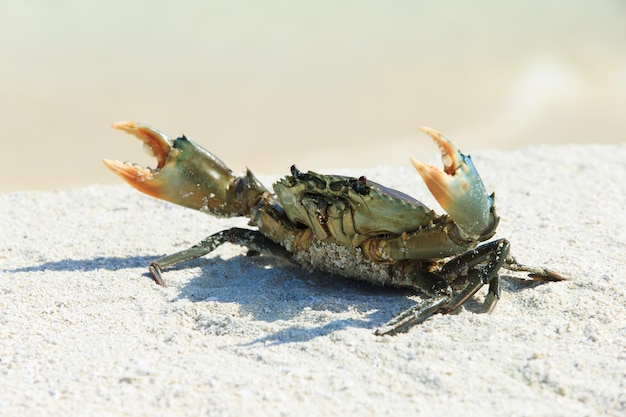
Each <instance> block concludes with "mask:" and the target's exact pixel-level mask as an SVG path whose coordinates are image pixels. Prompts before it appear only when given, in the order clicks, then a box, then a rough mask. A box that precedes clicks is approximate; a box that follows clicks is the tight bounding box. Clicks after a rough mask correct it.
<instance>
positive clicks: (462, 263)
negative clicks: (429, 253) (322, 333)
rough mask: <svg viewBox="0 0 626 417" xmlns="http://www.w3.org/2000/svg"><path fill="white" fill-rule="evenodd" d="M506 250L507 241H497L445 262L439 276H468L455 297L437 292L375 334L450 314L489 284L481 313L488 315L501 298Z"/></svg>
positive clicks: (507, 249) (405, 328)
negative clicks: (464, 284)
mask: <svg viewBox="0 0 626 417" xmlns="http://www.w3.org/2000/svg"><path fill="white" fill-rule="evenodd" d="M509 249H510V244H509V242H508V241H507V240H506V239H500V240H495V241H493V242H489V243H486V244H484V245H482V246H479V247H477V248H476V249H474V250H471V251H469V252H466V253H464V254H462V255H459V256H457V257H456V258H454V259H452V260H450V261H448V262H447V263H446V264H445V265H444V266H443V267H442V268H441V270H440V271H439V273H438V275H441V276H445V277H453V278H452V279H450V281H452V282H454V281H455V279H459V278H462V277H463V275H465V274H467V275H468V279H467V281H468V282H469V283H468V284H467V286H466V287H465V288H464V289H463V290H461V291H460V292H459V293H458V294H456V295H454V296H451V295H449V294H445V293H440V294H437V295H435V297H433V299H432V300H429V301H427V302H425V303H424V304H418V305H415V306H413V307H411V308H409V309H408V310H406V311H403V312H402V313H400V314H399V315H397V316H396V317H394V318H393V319H391V320H390V321H389V322H387V323H386V324H384V325H383V326H382V327H380V328H379V329H377V330H376V332H375V334H376V335H379V336H382V335H394V334H397V333H402V332H406V331H408V330H409V329H410V328H411V327H413V326H415V325H417V324H419V323H421V322H423V321H424V320H426V319H427V318H429V317H430V316H432V315H434V314H437V313H441V314H448V313H452V312H454V311H455V310H457V309H458V308H459V307H460V306H461V305H463V303H464V302H465V301H467V299H469V298H470V297H471V296H473V295H474V294H476V292H478V290H480V289H481V288H482V287H483V286H484V285H485V284H489V292H488V294H487V296H486V297H485V301H484V303H483V312H485V313H490V312H491V311H492V310H493V308H494V307H495V305H496V303H497V301H498V299H499V298H500V276H499V275H498V271H499V270H500V268H502V266H503V265H504V263H505V262H506V259H507V256H508V254H509ZM483 264H484V265H483ZM468 268H469V272H467V273H465V272H464V271H465V270H467V269H468Z"/></svg>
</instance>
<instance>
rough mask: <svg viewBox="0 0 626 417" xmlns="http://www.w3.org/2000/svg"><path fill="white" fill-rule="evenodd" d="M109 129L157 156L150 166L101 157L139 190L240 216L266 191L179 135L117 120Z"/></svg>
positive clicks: (249, 174) (196, 206)
mask: <svg viewBox="0 0 626 417" xmlns="http://www.w3.org/2000/svg"><path fill="white" fill-rule="evenodd" d="M113 127H114V128H115V129H119V130H122V131H124V132H126V133H129V134H131V135H133V136H135V137H136V138H138V139H140V140H141V141H142V142H143V143H144V145H145V146H146V147H147V149H148V150H149V151H150V152H151V153H152V155H153V156H155V157H156V159H157V166H156V168H147V167H141V166H139V165H137V164H133V163H129V162H120V161H114V160H110V159H105V160H104V161H103V162H104V164H105V165H106V166H107V168H109V169H110V170H111V171H113V172H114V173H115V174H117V175H119V176H120V177H122V178H123V179H124V180H125V181H126V182H127V183H128V184H130V185H131V186H132V187H134V188H136V189H137V190H139V191H141V192H143V193H146V194H148V195H151V196H153V197H156V198H160V199H163V200H167V201H170V202H172V203H175V204H179V205H181V206H185V207H189V208H193V209H196V210H202V211H206V212H209V213H212V214H214V215H217V216H240V215H246V214H248V213H249V210H250V206H251V205H253V204H255V203H256V201H258V196H259V195H260V194H262V193H263V192H265V191H266V190H265V188H264V187H263V186H262V185H261V184H259V183H258V181H257V180H256V178H254V176H253V175H252V174H251V173H250V172H248V175H247V176H246V177H235V176H234V175H233V172H232V171H231V170H230V169H229V168H228V167H227V166H226V165H225V164H224V163H223V162H222V161H221V160H220V159H219V158H217V157H216V156H215V155H213V154H212V153H211V152H209V151H207V150H206V149H204V148H202V147H201V146H198V145H197V144H196V143H194V142H193V141H191V140H190V139H188V138H186V137H185V136H184V135H183V136H182V137H180V138H178V139H170V138H169V137H167V135H165V134H164V133H162V132H160V131H158V130H157V129H154V128H153V127H150V126H148V125H145V124H142V123H136V122H118V123H115V124H113Z"/></svg>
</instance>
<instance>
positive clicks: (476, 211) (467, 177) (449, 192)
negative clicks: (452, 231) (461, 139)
mask: <svg viewBox="0 0 626 417" xmlns="http://www.w3.org/2000/svg"><path fill="white" fill-rule="evenodd" d="M420 130H421V131H422V132H424V133H426V134H427V135H428V136H430V137H431V138H432V139H433V141H434V142H435V143H436V144H437V146H439V149H440V151H441V159H442V161H443V171H441V170H439V169H438V168H436V167H434V166H432V165H428V164H425V163H423V162H420V161H417V160H415V159H414V158H411V163H412V164H413V166H414V167H415V169H417V172H419V174H420V175H421V176H422V179H423V180H424V182H425V183H426V186H427V187H428V189H429V190H430V192H431V193H432V194H433V196H434V197H435V199H437V201H438V202H439V204H440V205H441V207H442V208H443V209H444V210H445V211H446V212H447V213H448V215H449V216H450V217H451V218H452V220H454V223H455V224H456V225H457V227H458V228H459V229H460V230H461V231H462V232H463V235H465V237H467V238H470V239H477V240H480V241H482V240H485V239H488V238H489V237H491V236H492V235H493V233H494V232H495V227H496V224H497V221H498V218H497V217H496V215H495V209H494V196H493V194H492V195H489V194H488V193H487V191H486V190H485V186H484V185H483V182H482V180H481V179H480V176H479V175H478V171H476V168H475V167H474V164H473V163H472V159H471V158H470V156H469V155H464V154H462V153H461V152H460V151H459V150H458V149H457V148H456V147H455V146H454V145H453V144H452V143H451V142H450V141H449V140H448V139H446V138H445V137H444V136H443V135H442V134H441V133H439V132H438V131H436V130H435V129H431V128H430V127H421V128H420Z"/></svg>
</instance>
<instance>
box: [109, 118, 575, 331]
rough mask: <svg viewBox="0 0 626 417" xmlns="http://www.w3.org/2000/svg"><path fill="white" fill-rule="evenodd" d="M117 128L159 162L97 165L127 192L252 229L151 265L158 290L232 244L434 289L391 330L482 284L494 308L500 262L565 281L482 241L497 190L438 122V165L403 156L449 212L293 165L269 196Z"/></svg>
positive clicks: (185, 150) (180, 145)
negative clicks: (167, 274)
mask: <svg viewBox="0 0 626 417" xmlns="http://www.w3.org/2000/svg"><path fill="white" fill-rule="evenodd" d="M113 127H114V128H116V129H119V130H122V131H124V132H126V133H129V134H131V135H133V136H135V137H137V138H138V139H140V140H141V141H142V142H143V143H144V145H145V146H146V147H147V148H148V150H149V151H150V152H151V153H152V155H153V156H154V157H155V158H156V159H157V165H156V167H155V168H146V167H141V166H138V165H136V164H132V163H128V162H125V163H123V162H119V161H113V160H107V159H105V160H104V164H105V165H106V166H107V167H108V168H109V169H110V170H111V171H113V172H114V173H115V174H117V175H119V176H120V177H122V179H124V180H125V181H126V182H128V183H129V184H130V185H131V186H132V187H134V188H136V189H138V190H139V191H141V192H143V193H146V194H148V195H151V196H153V197H156V198H160V199H163V200H167V201H170V202H172V203H175V204H179V205H182V206H185V207H189V208H193V209H196V210H201V211H204V212H206V213H209V214H212V215H215V216H221V217H231V216H245V217H248V218H249V219H250V225H251V226H254V227H255V229H243V228H232V229H228V230H223V231H220V232H217V233H215V234H213V235H211V236H209V237H207V238H206V239H204V240H202V241H201V242H200V243H198V244H197V245H194V246H193V247H191V248H189V249H186V250H183V251H181V252H177V253H174V254H171V255H167V256H164V257H162V258H159V259H157V260H155V261H153V262H151V263H150V267H149V269H150V272H151V274H152V276H153V277H154V279H155V281H156V282H157V283H158V284H160V285H163V286H165V280H164V279H163V273H162V271H163V269H164V268H167V267H170V266H172V265H175V264H178V263H180V262H184V261H187V260H190V259H194V258H198V257H201V256H203V255H206V254H207V253H210V252H211V251H213V250H214V249H215V248H217V247H218V246H220V245H221V244H223V243H225V242H231V243H235V244H239V245H242V246H246V247H248V248H249V249H251V250H253V251H255V252H259V253H262V254H265V255H270V256H275V257H280V258H284V259H288V260H290V261H293V262H296V263H298V264H301V265H303V266H305V267H307V268H309V269H311V268H314V269H319V270H322V271H326V272H329V273H331V274H335V275H340V276H344V277H348V278H355V279H360V280H365V281H369V282H371V283H374V284H378V285H392V286H397V287H406V288H410V289H412V290H415V291H419V292H422V293H425V294H427V295H430V296H432V298H431V300H430V301H427V302H425V303H424V304H422V305H416V306H414V307H412V308H410V309H409V310H407V311H405V312H403V313H401V314H400V315H398V316H396V317H395V318H394V319H392V320H391V321H390V322H389V323H387V324H386V325H384V326H383V327H382V328H381V329H379V330H378V331H377V334H395V333H398V332H403V331H407V330H408V329H410V328H411V327H412V326H414V325H415V324H417V323H420V322H422V321H424V320H425V319H427V318H428V317H430V316H432V315H433V314H436V313H448V312H451V311H454V310H456V309H457V308H459V307H460V306H461V305H462V304H463V303H464V302H465V301H466V300H467V299H469V298H470V297H472V296H473V295H474V294H475V293H476V292H477V291H478V290H479V289H480V288H481V287H482V286H483V285H485V284H487V285H488V287H489V290H488V295H487V297H486V298H485V302H484V310H485V311H487V312H489V311H491V310H492V309H493V307H494V306H495V303H496V301H497V300H498V298H499V294H500V278H499V275H498V271H499V270H500V269H501V268H507V269H510V270H514V271H522V272H528V273H529V276H530V278H531V279H535V280H538V281H558V280H561V279H563V278H562V277H561V276H560V275H558V274H557V273H555V272H553V271H550V270H548V269H545V268H536V267H527V266H524V265H520V264H518V263H517V262H516V261H515V260H514V259H513V258H512V257H510V256H509V247H510V245H509V242H508V241H506V240H505V239H500V240H496V241H491V242H488V243H484V244H482V245H480V243H481V242H484V241H486V240H488V239H490V238H491V237H492V236H493V235H494V234H495V231H496V227H497V225H498V220H499V218H498V216H497V215H496V210H495V206H494V195H493V194H489V193H488V192H487V191H486V189H485V187H484V185H483V182H482V180H481V178H480V176H479V175H478V172H477V170H476V168H475V167H474V164H473V163H472V160H471V158H470V157H469V156H467V155H464V154H463V153H461V152H460V151H459V150H458V149H457V148H455V147H454V145H452V143H451V142H450V141H448V140H447V139H446V138H445V137H443V136H442V135H441V134H440V133H439V132H437V131H436V130H434V129H431V128H426V127H424V128H422V129H421V130H422V131H424V132H425V133H426V134H428V135H429V136H430V137H431V138H432V139H433V141H434V142H435V143H436V144H437V145H438V146H439V149H440V151H441V157H442V161H443V170H439V169H438V168H436V167H434V166H431V165H427V164H424V163H422V162H419V161H416V160H414V159H413V158H411V162H412V164H413V166H414V167H415V168H416V169H417V171H418V173H419V174H420V175H421V176H422V178H423V180H424V182H425V183H426V185H427V187H428V189H429V190H430V192H431V193H432V194H433V196H434V197H435V198H436V200H437V201H438V202H439V204H440V205H441V207H442V208H443V209H444V210H445V211H446V214H442V215H439V214H437V213H435V212H434V211H433V210H431V209H430V208H428V207H426V206H425V205H424V204H422V203H421V202H419V201H417V200H416V199H414V198H413V197H410V196H408V195H406V194H404V193H402V192H400V191H397V190H393V189H390V188H387V187H385V186H383V185H380V184H378V183H375V182H373V181H370V180H368V179H367V178H365V177H364V176H361V177H345V176H339V175H321V174H318V173H315V172H311V171H308V172H302V171H300V170H298V169H297V168H296V167H295V166H293V167H292V169H291V175H288V176H286V177H284V178H283V179H281V180H280V181H278V182H276V183H275V184H274V186H273V191H274V192H273V193H272V192H270V191H269V190H268V189H267V188H265V187H264V186H263V185H262V184H261V183H260V182H259V181H258V180H257V179H256V177H255V176H254V175H253V174H252V173H251V172H250V171H249V170H247V171H246V173H245V175H242V176H236V175H234V174H233V172H232V171H231V170H230V169H229V168H228V167H227V166H226V165H225V164H224V163H223V162H222V161H221V160H220V159H219V158H217V157H216V156H215V155H213V154H212V153H211V152H209V151H207V150H205V149H203V148H202V147H200V146H198V145H197V144H196V143H194V142H193V141H191V140H190V139H188V138H187V137H185V136H182V137H179V138H177V139H170V138H169V137H167V136H166V135H165V134H163V133H161V132H159V131H158V130H156V129H154V128H152V127H150V126H147V125H144V124H141V123H135V122H119V123H115V124H114V125H113Z"/></svg>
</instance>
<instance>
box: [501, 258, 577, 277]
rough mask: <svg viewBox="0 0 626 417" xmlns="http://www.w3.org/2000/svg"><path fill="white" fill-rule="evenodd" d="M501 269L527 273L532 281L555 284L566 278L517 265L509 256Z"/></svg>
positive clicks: (544, 270)
mask: <svg viewBox="0 0 626 417" xmlns="http://www.w3.org/2000/svg"><path fill="white" fill-rule="evenodd" d="M502 267H503V268H505V269H508V270H510V271H518V272H528V277H529V278H531V279H532V280H534V281H541V282H557V281H566V280H567V278H565V277H564V276H562V275H561V274H559V273H557V272H554V271H552V270H551V269H547V268H544V267H536V266H528V265H522V264H518V263H517V260H516V259H515V258H514V257H512V256H509V257H508V258H507V259H506V261H505V262H504V265H502Z"/></svg>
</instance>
